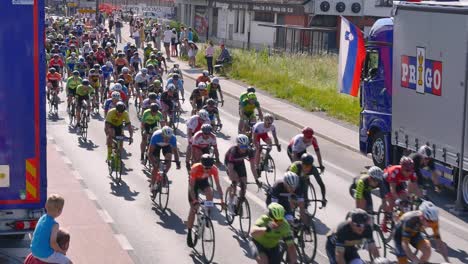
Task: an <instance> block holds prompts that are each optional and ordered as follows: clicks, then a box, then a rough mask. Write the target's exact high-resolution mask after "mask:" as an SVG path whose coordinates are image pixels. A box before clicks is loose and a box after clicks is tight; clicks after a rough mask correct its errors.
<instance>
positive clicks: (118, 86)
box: [108, 79, 128, 105]
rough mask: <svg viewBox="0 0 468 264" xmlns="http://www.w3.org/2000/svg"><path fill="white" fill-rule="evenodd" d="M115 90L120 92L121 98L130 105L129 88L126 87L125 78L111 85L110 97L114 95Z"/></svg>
mask: <svg viewBox="0 0 468 264" xmlns="http://www.w3.org/2000/svg"><path fill="white" fill-rule="evenodd" d="M113 92H119V93H120V100H122V102H124V103H125V105H128V89H127V88H126V87H125V85H124V80H123V79H119V81H118V82H117V83H115V84H114V85H112V86H111V87H110V89H109V94H108V95H109V96H108V97H112V93H113Z"/></svg>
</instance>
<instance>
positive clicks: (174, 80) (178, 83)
mask: <svg viewBox="0 0 468 264" xmlns="http://www.w3.org/2000/svg"><path fill="white" fill-rule="evenodd" d="M179 77H180V76H179V74H174V75H172V77H171V78H169V79H167V83H166V88H168V86H169V85H170V84H173V85H174V87H175V89H176V90H177V93H180V97H181V98H182V101H185V96H184V82H183V81H182V80H181V79H180V78H179Z"/></svg>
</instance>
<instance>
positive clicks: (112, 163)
mask: <svg viewBox="0 0 468 264" xmlns="http://www.w3.org/2000/svg"><path fill="white" fill-rule="evenodd" d="M129 140H130V138H128V137H125V136H116V137H114V138H113V139H112V152H111V156H110V159H109V160H107V167H108V169H109V176H110V177H111V178H112V179H113V180H114V181H115V182H116V183H117V184H120V182H121V181H122V169H123V161H122V142H123V141H128V142H129V145H130V144H131V142H130V141H129ZM113 174H114V175H115V176H113Z"/></svg>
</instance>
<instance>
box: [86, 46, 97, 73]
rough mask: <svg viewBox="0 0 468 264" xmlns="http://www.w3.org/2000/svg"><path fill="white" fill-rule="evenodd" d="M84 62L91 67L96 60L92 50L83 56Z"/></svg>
mask: <svg viewBox="0 0 468 264" xmlns="http://www.w3.org/2000/svg"><path fill="white" fill-rule="evenodd" d="M85 60H86V63H87V64H88V67H89V68H90V69H91V68H92V67H93V65H94V64H95V63H96V62H97V60H96V56H95V55H94V51H92V50H91V51H90V52H89V54H88V56H85Z"/></svg>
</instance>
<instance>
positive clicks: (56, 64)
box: [49, 53, 64, 74]
mask: <svg viewBox="0 0 468 264" xmlns="http://www.w3.org/2000/svg"><path fill="white" fill-rule="evenodd" d="M63 65H64V64H63V60H62V58H60V55H59V54H58V53H55V54H54V55H53V57H52V59H51V60H50V62H49V67H53V68H55V71H57V72H58V73H60V74H63V72H62V70H63Z"/></svg>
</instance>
